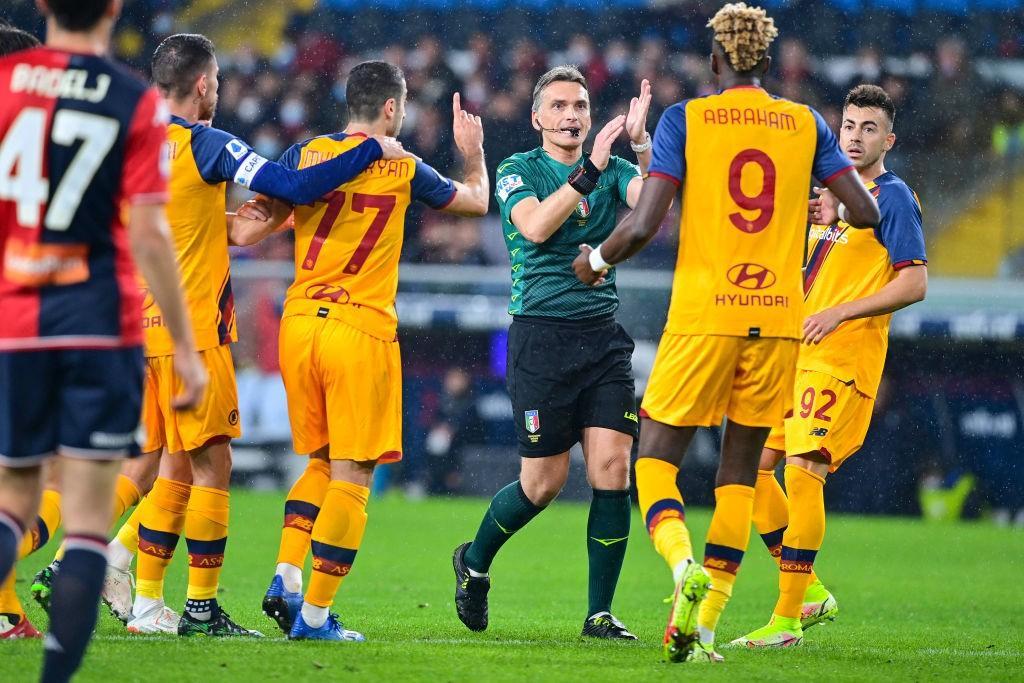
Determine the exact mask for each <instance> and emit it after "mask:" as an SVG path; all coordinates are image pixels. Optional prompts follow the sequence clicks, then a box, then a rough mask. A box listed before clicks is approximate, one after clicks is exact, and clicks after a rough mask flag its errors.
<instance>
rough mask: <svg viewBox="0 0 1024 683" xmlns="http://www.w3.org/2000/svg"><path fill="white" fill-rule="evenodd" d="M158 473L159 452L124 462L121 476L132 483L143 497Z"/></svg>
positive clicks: (151, 486) (145, 454)
mask: <svg viewBox="0 0 1024 683" xmlns="http://www.w3.org/2000/svg"><path fill="white" fill-rule="evenodd" d="M159 471H160V451H155V452H152V453H143V454H142V455H140V456H139V457H137V458H133V459H131V460H126V461H125V462H124V464H123V465H122V466H121V474H122V475H123V476H125V477H127V478H128V479H130V480H131V481H132V483H133V484H135V486H137V487H138V489H139V491H141V492H142V494H143V495H145V494H147V493H149V492H150V490H152V488H153V483H154V482H156V478H157V475H158V474H159Z"/></svg>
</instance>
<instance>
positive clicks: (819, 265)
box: [797, 171, 927, 396]
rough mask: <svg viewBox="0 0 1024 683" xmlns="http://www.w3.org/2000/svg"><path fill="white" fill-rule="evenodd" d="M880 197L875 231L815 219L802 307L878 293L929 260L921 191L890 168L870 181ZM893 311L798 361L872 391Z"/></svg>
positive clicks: (833, 337)
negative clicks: (904, 271) (899, 274)
mask: <svg viewBox="0 0 1024 683" xmlns="http://www.w3.org/2000/svg"><path fill="white" fill-rule="evenodd" d="M867 187H868V190H869V191H870V192H871V194H872V195H874V197H875V199H877V200H878V209H879V211H880V213H881V215H882V221H881V223H880V224H879V227H878V229H877V230H871V229H867V230H864V229H857V228H853V227H850V225H849V224H847V223H845V222H844V221H839V222H838V223H835V224H833V225H812V226H811V229H810V231H809V233H808V238H807V264H806V266H805V268H804V290H805V295H804V296H805V304H804V312H805V313H806V314H807V315H812V314H814V313H818V312H820V311H823V310H825V309H826V308H831V307H832V306H835V305H837V304H841V303H845V302H848V301H854V300H855V299H862V298H864V297H866V296H870V295H871V294H874V293H875V292H877V291H878V290H880V289H882V287H884V286H885V285H887V284H889V282H891V281H892V279H893V278H895V277H896V271H897V270H899V269H901V268H905V267H907V266H915V265H923V264H925V263H927V257H926V255H925V247H924V233H923V230H922V227H921V205H920V203H919V201H918V199H917V195H916V194H914V192H913V191H912V190H911V189H910V188H909V187H907V185H906V183H904V182H903V181H902V180H901V179H900V178H899V177H897V175H896V174H895V173H893V172H892V171H888V172H886V173H883V174H882V175H880V176H879V177H877V178H875V179H874V180H873V181H872V182H870V183H868V184H867ZM891 318H892V315H891V314H889V315H878V316H874V317H871V318H861V319H859V320H850V321H849V322H845V323H843V324H842V325H840V326H839V327H837V328H836V330H835V331H834V332H832V334H830V335H828V336H827V337H825V339H823V340H822V342H821V343H820V344H818V345H816V346H806V345H805V346H803V347H801V350H800V357H799V360H798V361H797V367H798V368H800V369H801V370H815V371H818V372H822V373H826V374H829V375H831V376H833V377H835V378H836V379H839V380H842V381H844V382H848V381H851V380H852V381H853V382H854V383H855V384H856V385H857V390H858V391H860V392H861V393H863V394H866V395H867V396H874V395H875V394H876V393H877V391H878V383H879V382H880V381H881V379H882V369H883V367H884V366H885V354H886V350H887V349H888V346H889V321H890V319H891Z"/></svg>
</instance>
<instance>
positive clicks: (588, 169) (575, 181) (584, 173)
mask: <svg viewBox="0 0 1024 683" xmlns="http://www.w3.org/2000/svg"><path fill="white" fill-rule="evenodd" d="M600 179H601V171H599V170H597V166H594V163H593V162H592V161H591V160H590V159H584V160H583V163H582V164H581V165H580V166H577V167H576V168H574V169H573V170H572V173H570V174H569V179H568V180H567V181H566V182H567V183H569V187H571V188H572V189H574V190H576V191H577V192H579V193H580V194H582V195H588V194H590V193H591V192H593V191H594V190H596V189H597V181H598V180H600Z"/></svg>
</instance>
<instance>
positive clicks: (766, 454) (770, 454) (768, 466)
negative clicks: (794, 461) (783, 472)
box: [757, 448, 786, 470]
mask: <svg viewBox="0 0 1024 683" xmlns="http://www.w3.org/2000/svg"><path fill="white" fill-rule="evenodd" d="M784 457H786V454H785V453H784V452H782V451H777V450H775V449H774V448H765V449H762V451H761V461H760V462H759V463H758V464H757V468H758V469H761V470H774V469H775V468H776V467H778V466H779V463H780V462H781V461H782V459H783V458H784Z"/></svg>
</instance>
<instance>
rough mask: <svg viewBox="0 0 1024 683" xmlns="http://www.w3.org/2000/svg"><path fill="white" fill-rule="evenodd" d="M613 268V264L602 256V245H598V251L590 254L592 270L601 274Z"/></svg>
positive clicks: (595, 250)
mask: <svg viewBox="0 0 1024 683" xmlns="http://www.w3.org/2000/svg"><path fill="white" fill-rule="evenodd" d="M611 267H612V264H610V263H608V262H607V261H605V260H604V257H602V256H601V245H600V244H599V245H597V249H594V250H593V251H592V252H590V269H591V270H593V271H594V272H595V273H600V272H601V271H602V270H608V269H609V268H611Z"/></svg>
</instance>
